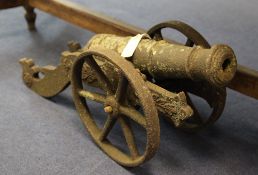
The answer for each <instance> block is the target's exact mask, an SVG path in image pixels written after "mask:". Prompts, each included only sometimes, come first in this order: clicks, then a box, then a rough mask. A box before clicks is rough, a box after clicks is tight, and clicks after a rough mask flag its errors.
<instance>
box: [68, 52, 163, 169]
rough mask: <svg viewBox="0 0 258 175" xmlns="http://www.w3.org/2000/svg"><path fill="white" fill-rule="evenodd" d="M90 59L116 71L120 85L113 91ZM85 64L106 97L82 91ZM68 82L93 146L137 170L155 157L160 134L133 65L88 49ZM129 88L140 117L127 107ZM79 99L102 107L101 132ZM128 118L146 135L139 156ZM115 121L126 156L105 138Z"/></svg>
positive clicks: (149, 97) (111, 54)
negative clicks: (96, 57) (104, 63)
mask: <svg viewBox="0 0 258 175" xmlns="http://www.w3.org/2000/svg"><path fill="white" fill-rule="evenodd" d="M93 56H99V57H101V58H103V59H104V60H105V61H108V62H109V63H111V64H112V65H113V66H114V67H115V69H114V71H116V72H117V73H118V74H119V82H118V85H117V88H116V89H114V87H113V86H112V84H111V82H110V81H109V77H107V75H106V74H105V73H104V72H103V71H102V69H101V68H100V67H99V65H98V64H97V63H96V60H95V59H94V57H93ZM85 62H86V63H87V64H88V65H89V66H90V67H91V68H92V69H93V70H94V72H95V75H96V77H97V79H98V81H99V82H100V84H101V87H102V89H104V90H105V92H106V93H105V94H103V95H101V94H97V93H93V92H90V91H89V90H87V89H84V88H83V86H82V81H83V80H82V78H81V74H82V71H83V65H84V63H85ZM71 81H72V87H73V97H74V102H75V105H76V108H77V110H78V112H79V114H80V117H81V120H82V122H83V123H84V125H85V126H86V128H87V129H88V131H89V133H90V135H91V136H92V138H93V140H94V141H95V143H96V144H97V145H98V146H99V147H100V148H101V149H102V150H103V151H104V152H105V153H106V154H108V155H109V156H110V157H111V158H112V159H114V160H115V161H116V162H118V163H120V164H121V165H124V166H137V165H139V164H141V163H143V162H145V161H146V160H149V159H150V158H151V157H152V156H153V155H154V153H155V152H156V150H157V148H158V146H159V135H160V134H159V133H160V131H159V120H158V113H157V111H156V108H155V103H154V101H153V99H152V95H151V93H150V91H149V89H148V87H147V85H146V83H145V82H144V80H143V78H142V77H141V74H140V73H139V72H137V71H136V70H135V69H134V67H133V65H132V64H130V63H129V62H127V61H126V60H124V59H123V58H121V56H119V55H118V54H117V53H115V52H112V51H110V50H106V49H91V50H88V51H86V52H82V53H81V54H80V55H79V56H78V59H77V60H76V61H75V63H74V65H73V68H72V74H71ZM128 86H130V87H131V89H132V90H133V91H131V93H133V92H134V93H135V94H136V95H137V97H138V101H139V102H140V104H141V107H142V109H143V114H141V113H140V112H138V111H137V110H136V109H135V108H134V107H133V106H130V105H126V99H127V98H126V94H127V93H126V91H127V88H128ZM82 97H84V98H86V99H91V100H94V101H97V102H99V103H103V104H104V110H105V112H106V113H107V114H108V117H107V120H106V122H105V124H104V126H103V129H100V128H98V126H97V125H96V123H95V122H94V120H95V117H96V116H92V115H91V114H90V112H89V111H88V107H87V105H86V102H85V99H84V98H82ZM128 118H129V119H131V120H132V121H134V122H136V123H137V124H138V125H140V126H141V127H143V128H144V130H145V131H146V136H147V140H146V147H145V151H144V153H143V154H140V153H139V151H138V148H137V145H136V143H135V139H134V134H133V131H132V128H131V126H130V123H129V122H127V120H126V119H128ZM117 121H118V122H119V124H120V126H121V127H122V131H123V134H124V136H125V140H126V142H127V145H128V148H129V152H130V154H129V155H128V154H126V153H124V152H123V151H122V150H120V149H119V148H117V147H116V146H115V145H113V143H112V142H110V141H109V140H108V138H107V137H108V134H109V132H110V130H111V129H112V128H113V126H114V124H115V122H117Z"/></svg>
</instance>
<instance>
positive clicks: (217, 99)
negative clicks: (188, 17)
mask: <svg viewBox="0 0 258 175" xmlns="http://www.w3.org/2000/svg"><path fill="white" fill-rule="evenodd" d="M165 28H171V29H174V30H177V31H179V32H181V33H182V34H183V35H184V36H185V37H186V39H187V40H186V43H185V46H188V47H193V46H201V47H203V48H206V49H209V48H211V46H210V44H209V43H208V41H207V40H206V39H205V38H204V37H203V36H202V35H201V34H200V33H199V32H198V31H196V30H195V29H194V28H192V27H191V26H189V25H188V24H185V23H183V22H181V21H167V22H163V23H160V24H157V25H155V26H153V27H151V28H150V29H149V30H148V32H147V33H148V34H149V35H150V36H151V37H152V38H153V39H155V40H158V41H159V40H163V39H164V38H163V36H162V29H165ZM221 67H223V64H222V66H221ZM234 71H235V70H234ZM159 85H160V86H162V87H164V88H166V89H169V90H172V91H176V92H178V91H183V92H185V93H186V97H187V102H188V104H189V105H190V106H191V107H192V109H193V110H194V114H193V117H192V118H194V120H193V121H191V122H185V123H184V126H183V127H182V128H183V129H187V130H188V131H189V130H191V131H193V130H198V129H201V128H203V127H207V126H209V125H212V124H213V123H214V122H216V121H217V120H218V119H219V117H220V116H221V114H222V112H223V110H224V106H225V103H226V87H213V86H212V85H210V84H209V83H207V82H198V83H196V82H194V81H192V80H191V79H176V80H172V79H171V80H169V81H160V82H159ZM187 92H190V93H192V94H195V95H196V96H198V97H201V98H203V99H204V100H205V101H206V102H207V103H208V104H209V106H210V107H211V108H212V112H211V114H210V115H209V116H208V117H204V116H201V115H200V112H199V111H198V109H197V107H196V106H195V105H194V103H193V102H192V99H191V97H190V95H189V94H188V93H187Z"/></svg>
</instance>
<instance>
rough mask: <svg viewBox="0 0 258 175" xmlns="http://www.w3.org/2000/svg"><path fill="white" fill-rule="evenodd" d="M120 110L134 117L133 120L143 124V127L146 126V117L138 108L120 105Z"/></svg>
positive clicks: (131, 117)
mask: <svg viewBox="0 0 258 175" xmlns="http://www.w3.org/2000/svg"><path fill="white" fill-rule="evenodd" d="M119 111H120V113H121V114H123V115H125V116H127V117H129V118H130V119H132V120H133V121H135V122H136V123H138V124H139V125H141V126H142V127H143V128H146V119H145V117H144V116H143V115H142V114H141V113H140V112H138V111H137V110H136V109H133V108H130V107H127V106H122V105H120V107H119Z"/></svg>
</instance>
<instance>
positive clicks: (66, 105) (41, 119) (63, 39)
mask: <svg viewBox="0 0 258 175" xmlns="http://www.w3.org/2000/svg"><path fill="white" fill-rule="evenodd" d="M76 2H79V3H81V4H84V5H86V6H87V7H89V8H91V9H93V10H97V11H99V12H102V13H105V14H108V15H110V16H113V17H115V18H118V19H121V20H123V21H126V22H129V23H131V24H134V25H136V26H140V27H142V28H145V29H147V28H149V27H150V26H151V25H153V24H155V23H158V22H161V21H164V20H169V19H179V20H182V21H185V22H187V23H189V24H191V25H193V26H194V27H195V28H196V29H198V30H199V31H200V32H201V33H202V34H203V35H204V36H206V37H207V39H208V40H209V41H211V43H226V44H229V45H230V46H231V47H232V48H233V49H234V50H235V52H236V55H237V57H238V60H239V63H241V64H244V65H247V66H250V67H252V68H254V69H258V61H257V54H258V49H257V47H258V40H257V36H258V11H257V8H258V2H257V1H256V0H249V1H248V2H247V1H241V0H236V1H233V0H228V1H223V0H219V1H211V0H209V1H201V0H198V1H175V0H173V1H169V0H160V1H147V0H144V1H140V2H138V1H130V0H124V1H116V0H108V1H101V0H96V1H87V2H86V1H83V0H76ZM23 14H24V11H23V9H22V8H17V9H10V10H4V11H0V61H1V62H0V174H1V175H2V174H3V175H5V174H8V175H12V174H15V175H16V174H22V175H28V174H31V175H32V174H33V175H34V174H47V175H48V174H53V175H54V174H55V175H56V174H62V175H64V174H103V175H104V174H164V175H165V174H187V175H189V174H257V172H258V111H257V109H258V102H257V100H254V99H251V98H248V97H245V96H243V95H240V94H238V93H237V92H233V91H230V90H229V91H228V100H227V105H226V109H225V111H224V113H223V115H222V117H221V119H220V120H219V121H218V122H217V123H216V124H215V125H214V126H212V127H210V128H209V129H205V130H203V131H201V132H199V133H197V134H187V133H184V132H182V131H178V130H176V129H174V128H172V127H171V126H170V125H169V124H167V123H165V122H164V121H163V120H161V145H160V149H159V151H158V152H157V154H156V156H155V157H154V158H153V159H152V160H150V161H149V162H147V163H146V164H144V165H142V166H140V167H137V168H132V169H127V168H124V167H121V166H119V165H118V164H116V163H115V162H113V161H112V160H111V159H109V158H108V157H107V156H106V155H105V154H104V153H103V152H102V151H101V150H100V149H99V148H97V147H96V146H95V145H94V143H93V142H92V140H91V139H90V136H89V134H88V133H87V131H86V130H85V128H84V127H83V125H82V123H81V122H80V120H79V117H78V114H77V112H76V110H75V108H74V104H73V101H72V97H71V92H70V88H68V89H67V90H66V91H65V92H63V93H62V94H60V95H58V96H57V97H55V98H53V99H51V100H47V99H44V98H42V97H39V96H38V95H36V94H35V93H33V92H31V91H30V90H29V89H28V88H26V87H25V86H24V85H23V83H22V80H21V68H20V66H19V64H18V60H19V58H22V57H30V58H33V59H34V60H35V62H36V63H37V64H40V65H47V64H53V65H56V64H58V62H59V56H60V53H61V52H62V51H63V50H66V43H67V42H68V41H70V40H77V41H79V42H81V43H86V42H87V40H88V39H89V38H90V37H91V36H93V33H91V32H88V31H86V30H82V29H80V28H77V27H75V26H72V25H70V24H67V23H66V22H64V21H61V20H59V19H57V18H55V17H52V16H50V15H48V14H45V13H42V12H39V11H37V14H38V19H37V28H38V31H37V32H33V33H30V32H28V31H27V29H26V23H25V21H24V19H23ZM175 37H176V38H179V39H181V38H182V36H179V35H176V36H175ZM203 111H205V109H203Z"/></svg>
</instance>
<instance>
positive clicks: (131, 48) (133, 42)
mask: <svg viewBox="0 0 258 175" xmlns="http://www.w3.org/2000/svg"><path fill="white" fill-rule="evenodd" d="M143 37H144V38H149V39H150V36H149V35H148V34H146V33H144V34H137V35H136V36H134V37H132V38H131V39H130V40H129V41H128V43H127V45H126V46H125V48H124V50H123V52H122V54H121V56H122V57H124V58H128V57H131V56H133V53H134V52H135V50H136V48H137V46H138V44H139V43H140V41H141V40H142V38H143Z"/></svg>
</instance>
